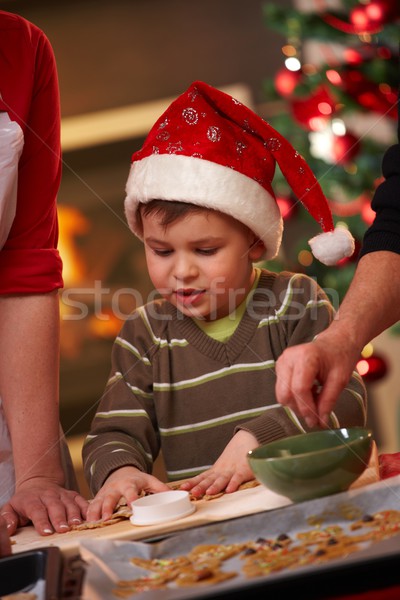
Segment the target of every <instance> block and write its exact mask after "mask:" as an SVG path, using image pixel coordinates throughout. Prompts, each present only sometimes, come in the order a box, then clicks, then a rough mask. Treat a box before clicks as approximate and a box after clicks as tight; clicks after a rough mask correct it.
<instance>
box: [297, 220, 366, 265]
mask: <svg viewBox="0 0 400 600" xmlns="http://www.w3.org/2000/svg"><path fill="white" fill-rule="evenodd" d="M308 243H309V244H310V246H311V251H312V253H313V254H314V256H315V258H318V260H319V261H320V262H322V263H323V264H324V265H327V266H328V267H331V266H332V265H336V263H338V262H339V260H341V259H342V258H345V257H346V256H351V255H352V254H353V252H354V247H355V244H354V238H353V236H352V235H351V233H350V231H349V230H348V229H346V228H345V227H336V228H335V229H334V230H333V231H328V232H327V233H320V234H319V235H316V236H315V237H313V238H311V240H308Z"/></svg>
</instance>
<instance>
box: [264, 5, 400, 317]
mask: <svg viewBox="0 0 400 600" xmlns="http://www.w3.org/2000/svg"><path fill="white" fill-rule="evenodd" d="M264 11H265V23H266V26H267V28H272V29H274V30H276V31H278V32H280V33H281V34H283V36H284V37H285V38H286V40H287V41H286V43H285V44H284V45H283V47H282V67H281V68H280V69H279V70H278V72H277V73H276V76H275V77H274V78H273V79H272V80H269V81H266V82H265V95H266V98H268V101H269V102H270V101H273V100H275V101H277V104H278V107H279V109H278V110H277V111H276V112H275V113H274V114H273V115H265V118H266V119H267V120H268V121H269V122H270V123H271V125H272V126H273V127H275V128H276V129H278V130H279V131H280V132H281V133H282V134H283V135H284V136H285V137H286V138H287V139H288V140H289V141H290V142H291V143H292V144H293V146H294V147H295V148H296V149H297V150H298V151H299V152H300V153H301V154H302V155H303V157H304V158H305V160H306V161H307V162H308V164H309V165H310V167H311V168H312V170H313V171H314V173H315V175H316V177H317V179H318V181H319V183H320V185H321V187H322V189H323V191H324V193H325V195H326V197H327V198H328V201H329V203H330V206H331V210H332V214H333V218H334V222H335V224H337V223H338V222H340V223H342V224H345V226H347V227H348V228H349V229H350V231H351V232H352V234H353V236H354V238H355V240H356V250H355V253H354V255H353V257H350V258H348V259H344V260H342V261H341V262H340V263H339V264H338V265H336V266H335V267H326V266H324V265H323V264H322V263H320V262H319V261H317V260H316V259H314V258H313V256H312V254H311V252H310V248H309V245H308V239H309V238H310V237H312V236H313V235H315V234H316V233H319V231H317V232H316V231H315V221H314V220H313V219H312V218H311V217H310V216H309V214H308V211H306V210H302V209H300V210H297V209H298V204H299V203H298V201H297V199H296V198H293V197H292V196H291V191H290V188H289V187H288V184H287V182H286V180H285V179H284V177H283V176H282V174H281V173H280V171H279V169H278V170H277V173H276V176H275V179H274V182H275V190H276V192H277V201H278V203H279V205H280V208H281V212H282V215H283V217H284V220H285V234H284V238H283V243H282V250H281V253H280V256H279V257H278V260H275V261H273V263H271V264H269V263H267V264H266V265H265V266H266V267H267V268H269V269H271V270H282V269H286V270H292V271H298V272H304V273H306V274H308V275H310V276H311V277H314V278H316V280H317V281H318V283H319V285H320V286H321V287H323V288H324V289H325V290H331V291H333V297H331V300H332V301H333V303H334V304H336V305H338V303H339V302H340V301H341V300H342V299H343V296H344V294H345V292H346V290H347V288H348V285H349V284H350V281H351V279H352V277H353V274H354V270H355V267H356V261H357V257H358V251H359V249H360V245H361V242H362V238H363V235H364V232H365V231H366V229H367V227H368V225H369V224H370V223H371V222H372V220H373V218H374V215H375V213H374V212H373V211H372V210H371V207H370V202H371V199H372V196H373V193H374V190H375V189H376V187H377V185H378V184H379V183H380V181H381V180H382V179H381V160H382V157H383V154H384V152H385V150H386V149H387V148H388V146H390V145H391V144H393V143H395V142H396V126H397V88H398V60H399V57H398V43H399V41H398V23H399V16H400V5H399V3H398V0H370V1H369V2H368V1H367V0H365V2H357V1H355V0H293V8H290V9H287V8H283V7H281V6H279V5H278V4H277V3H276V4H274V3H268V4H266V5H265V6H264ZM335 294H336V298H335ZM328 295H329V294H328ZM336 307H337V306H336Z"/></svg>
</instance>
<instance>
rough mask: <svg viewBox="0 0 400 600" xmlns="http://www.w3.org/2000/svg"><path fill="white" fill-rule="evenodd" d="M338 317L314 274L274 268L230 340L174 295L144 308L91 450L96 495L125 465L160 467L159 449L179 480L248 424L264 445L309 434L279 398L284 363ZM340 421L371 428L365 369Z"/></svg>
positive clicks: (127, 339)
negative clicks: (184, 309)
mask: <svg viewBox="0 0 400 600" xmlns="http://www.w3.org/2000/svg"><path fill="white" fill-rule="evenodd" d="M332 317H333V309H332V306H331V304H330V303H329V301H328V299H327V297H326V295H325V294H324V292H323V291H322V290H321V288H319V287H318V285H317V284H316V283H315V281H314V280H312V279H311V278H309V277H307V276H305V275H300V274H293V273H280V274H276V273H270V272H268V271H266V270H263V271H262V272H261V276H260V280H259V282H258V286H257V287H256V289H255V290H254V292H253V293H251V294H250V296H249V298H248V305H247V310H246V312H245V314H244V316H243V317H242V319H241V321H240V323H239V325H238V327H237V329H236V330H235V332H234V334H233V335H232V336H231V338H230V339H229V340H228V341H227V342H225V343H222V342H219V341H216V340H215V339H213V338H211V337H209V336H208V335H207V334H206V333H204V332H203V331H202V330H201V329H200V328H199V327H198V326H197V325H196V323H195V322H194V321H193V320H192V319H190V318H189V317H186V316H184V315H182V314H181V313H180V312H178V311H177V310H176V308H175V307H174V306H172V305H171V304H170V303H169V302H166V301H165V300H156V301H154V302H152V303H149V304H146V305H145V306H142V307H140V308H138V309H137V310H136V311H134V312H133V313H132V315H130V317H129V319H128V320H127V321H126V322H125V324H124V326H123V328H122V330H121V332H120V335H119V336H118V337H117V338H116V340H115V342H114V346H113V351H112V367H111V374H110V377H109V380H108V382H107V386H106V389H105V391H104V394H103V396H102V398H101V400H100V404H99V407H98V410H97V413H96V415H95V417H94V419H93V423H92V427H91V430H90V433H89V435H88V436H87V438H86V440H85V444H84V447H83V462H84V469H85V476H86V479H87V481H88V483H89V486H90V488H91V491H92V493H93V494H95V493H97V491H98V490H99V489H100V487H101V486H102V484H103V483H104V481H105V479H106V478H107V477H108V475H110V473H111V472H112V471H114V470H115V469H117V468H119V467H122V466H126V465H133V466H136V467H138V468H139V469H141V470H143V471H146V472H148V473H151V471H152V466H153V461H154V460H155V459H156V457H157V455H158V454H159V452H160V450H162V453H163V458H164V462H165V465H166V470H167V475H168V478H169V480H171V481H173V480H178V479H184V478H187V477H191V476H194V475H196V474H198V473H200V472H202V471H204V470H205V469H207V468H209V467H210V466H211V465H212V464H214V462H215V460H216V459H217V458H218V457H219V455H220V454H221V452H222V451H223V449H224V448H225V446H226V444H227V443H228V442H229V440H230V439H231V438H232V436H233V435H234V433H235V431H237V430H238V429H240V428H241V429H246V430H247V431H250V432H251V433H252V434H253V435H254V436H255V437H256V438H257V440H258V442H259V443H260V444H262V443H266V442H269V441H271V440H274V439H278V438H281V437H285V436H288V435H295V434H298V433H301V432H304V431H307V427H306V425H305V423H304V422H302V421H300V420H299V419H298V418H297V417H296V416H295V415H294V413H292V412H291V411H290V410H289V409H287V408H284V407H282V406H281V405H279V404H277V402H276V398H275V368H274V367H275V361H276V360H277V359H278V357H279V355H280V354H281V353H282V352H283V350H284V349H285V348H286V347H288V346H292V345H295V344H299V343H303V342H306V341H310V340H312V339H313V338H314V336H315V335H317V334H318V333H319V332H320V331H321V330H323V329H325V328H326V327H327V325H328V324H329V323H330V321H331V319H332ZM331 419H332V426H335V427H337V426H356V425H365V423H366V393H365V387H364V385H363V383H362V380H361V378H360V377H359V375H358V374H357V373H356V372H355V373H354V374H353V377H352V379H351V381H350V382H349V384H348V386H347V388H346V389H345V390H344V391H343V392H342V394H341V396H340V398H339V399H338V402H337V404H336V405H335V413H334V414H333V413H332V415H331Z"/></svg>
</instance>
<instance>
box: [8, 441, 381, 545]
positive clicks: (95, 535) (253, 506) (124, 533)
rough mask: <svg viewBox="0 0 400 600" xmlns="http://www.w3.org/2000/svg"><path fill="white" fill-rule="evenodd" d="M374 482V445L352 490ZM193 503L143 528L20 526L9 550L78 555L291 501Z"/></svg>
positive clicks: (248, 496) (246, 494) (246, 493)
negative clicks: (180, 514) (98, 544)
mask: <svg viewBox="0 0 400 600" xmlns="http://www.w3.org/2000/svg"><path fill="white" fill-rule="evenodd" d="M377 481H379V465H378V452H377V448H376V446H375V447H374V449H373V452H372V456H371V460H370V462H369V465H368V467H367V469H366V470H365V471H364V473H363V474H362V475H361V476H360V477H359V478H358V479H357V481H355V482H354V483H353V484H352V486H351V489H354V488H357V487H361V486H365V485H368V484H370V483H375V482H377ZM195 504H196V510H195V512H194V513H192V514H191V515H189V516H187V517H185V518H183V519H178V520H176V521H172V522H169V523H163V524H158V525H149V526H143V527H141V526H137V525H132V524H131V522H130V521H129V520H125V521H120V522H119V523H115V524H113V525H108V526H105V527H102V528H98V529H87V530H84V531H69V532H67V533H63V534H53V535H50V536H46V537H42V536H40V535H38V534H37V533H36V531H35V529H34V528H33V527H31V526H29V527H22V528H21V529H19V530H18V531H17V533H16V534H15V535H14V536H13V537H12V540H13V542H14V543H13V546H12V551H13V553H17V552H23V551H25V550H33V549H37V548H43V547H47V546H58V547H59V548H60V549H61V550H62V551H63V553H65V554H68V555H71V554H72V555H74V554H77V553H79V543H80V541H81V540H87V539H99V538H101V539H125V540H143V539H149V538H153V537H158V536H162V535H166V534H169V533H171V532H174V531H180V530H182V529H188V528H192V527H197V526H199V525H205V524H207V523H215V522H217V521H224V520H227V519H232V518H235V517H240V516H244V515H250V514H255V513H258V512H262V511H265V510H273V509H275V508H280V507H283V506H287V505H289V504H291V501H290V500H288V499H287V498H285V497H283V496H279V495H278V494H275V493H274V492H271V491H270V490H268V489H266V488H265V487H264V486H262V485H259V486H257V487H253V488H249V489H244V490H240V491H238V492H234V493H233V494H224V495H223V496H221V497H219V498H215V499H214V500H209V501H207V500H199V501H197V502H196V503H195Z"/></svg>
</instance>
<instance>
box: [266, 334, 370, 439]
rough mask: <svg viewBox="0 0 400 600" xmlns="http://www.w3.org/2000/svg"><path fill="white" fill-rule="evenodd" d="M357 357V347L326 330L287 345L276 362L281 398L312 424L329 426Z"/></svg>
mask: <svg viewBox="0 0 400 600" xmlns="http://www.w3.org/2000/svg"><path fill="white" fill-rule="evenodd" d="M358 358H359V350H358V348H355V347H354V348H353V347H351V345H350V343H349V341H348V340H343V339H342V338H341V337H335V335H334V334H326V332H324V333H321V334H320V335H319V336H318V338H317V339H315V340H314V341H313V342H310V343H308V344H299V345H298V346H293V347H291V348H287V349H286V350H284V352H283V353H282V354H281V356H280V357H279V358H278V360H277V362H276V376H277V381H276V386H275V392H276V398H277V400H278V402H279V403H280V404H282V405H284V406H288V407H289V408H291V409H292V410H293V411H294V412H295V413H296V414H297V415H298V416H299V417H304V419H305V421H306V423H307V425H308V426H309V427H316V426H321V427H327V426H328V422H329V414H330V412H331V411H332V409H333V407H334V405H335V403H336V400H337V398H338V396H339V394H340V392H341V391H342V390H343V388H344V387H345V386H346V384H347V383H348V381H349V379H350V377H351V374H352V372H353V369H354V366H355V364H356V362H357V360H358Z"/></svg>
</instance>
